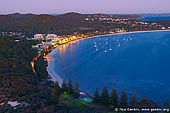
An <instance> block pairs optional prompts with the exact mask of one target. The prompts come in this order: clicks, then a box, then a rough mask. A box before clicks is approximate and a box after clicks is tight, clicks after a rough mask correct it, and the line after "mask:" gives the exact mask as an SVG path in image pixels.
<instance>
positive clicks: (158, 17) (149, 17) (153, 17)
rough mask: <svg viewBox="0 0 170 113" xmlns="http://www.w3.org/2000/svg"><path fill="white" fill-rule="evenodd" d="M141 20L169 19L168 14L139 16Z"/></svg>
mask: <svg viewBox="0 0 170 113" xmlns="http://www.w3.org/2000/svg"><path fill="white" fill-rule="evenodd" d="M138 20H141V21H160V20H170V16H146V17H144V18H139V19H138Z"/></svg>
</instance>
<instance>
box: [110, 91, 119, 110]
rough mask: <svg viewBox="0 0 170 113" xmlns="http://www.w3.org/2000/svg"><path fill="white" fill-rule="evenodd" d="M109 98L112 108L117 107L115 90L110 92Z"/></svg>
mask: <svg viewBox="0 0 170 113" xmlns="http://www.w3.org/2000/svg"><path fill="white" fill-rule="evenodd" d="M110 98H111V104H112V105H113V106H114V107H118V96H117V91H116V89H114V88H113V89H112V92H111V94H110Z"/></svg>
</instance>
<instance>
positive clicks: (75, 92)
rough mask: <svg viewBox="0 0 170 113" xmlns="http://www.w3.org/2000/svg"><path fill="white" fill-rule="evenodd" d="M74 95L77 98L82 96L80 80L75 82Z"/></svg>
mask: <svg viewBox="0 0 170 113" xmlns="http://www.w3.org/2000/svg"><path fill="white" fill-rule="evenodd" d="M73 96H74V97H75V98H78V97H80V93H79V84H78V82H76V83H75V84H74V92H73Z"/></svg>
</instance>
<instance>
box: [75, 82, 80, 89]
mask: <svg viewBox="0 0 170 113" xmlns="http://www.w3.org/2000/svg"><path fill="white" fill-rule="evenodd" d="M74 90H75V91H78V90H79V83H78V82H76V83H75V84H74Z"/></svg>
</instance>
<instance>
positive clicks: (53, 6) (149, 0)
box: [0, 0, 170, 14]
mask: <svg viewBox="0 0 170 113" xmlns="http://www.w3.org/2000/svg"><path fill="white" fill-rule="evenodd" d="M16 12H18V13H35V14H40V13H46V14H47V13H48V14H62V13H66V12H79V13H108V14H118V13H119V14H120V13H121V14H127V13H170V0H1V1H0V14H11V13H16Z"/></svg>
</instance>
